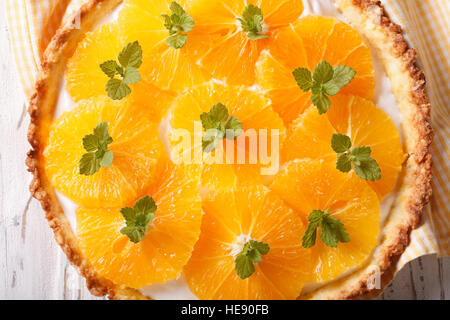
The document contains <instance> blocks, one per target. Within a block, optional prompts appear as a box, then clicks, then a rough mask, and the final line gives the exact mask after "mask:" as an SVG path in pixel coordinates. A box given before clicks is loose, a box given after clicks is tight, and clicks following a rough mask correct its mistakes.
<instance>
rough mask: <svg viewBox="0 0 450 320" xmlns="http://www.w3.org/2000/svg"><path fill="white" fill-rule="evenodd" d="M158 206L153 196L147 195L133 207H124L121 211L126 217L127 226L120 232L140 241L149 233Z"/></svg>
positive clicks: (132, 239)
mask: <svg viewBox="0 0 450 320" xmlns="http://www.w3.org/2000/svg"><path fill="white" fill-rule="evenodd" d="M156 209H157V206H156V203H155V201H154V200H153V198H152V197H149V196H145V197H142V198H140V199H139V200H137V201H136V203H135V204H134V207H133V208H130V207H124V208H122V209H120V213H121V214H122V216H123V217H124V218H125V221H126V224H127V226H126V227H124V228H122V229H121V230H120V233H121V234H123V235H126V236H127V237H128V238H130V241H131V242H134V243H138V242H140V241H141V240H142V238H144V236H145V234H146V233H147V230H148V227H149V225H150V223H151V222H152V221H153V219H154V218H155V212H156Z"/></svg>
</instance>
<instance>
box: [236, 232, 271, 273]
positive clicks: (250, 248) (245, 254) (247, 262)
mask: <svg viewBox="0 0 450 320" xmlns="http://www.w3.org/2000/svg"><path fill="white" fill-rule="evenodd" d="M269 251H270V247H269V245H268V244H266V243H264V242H260V241H255V240H250V241H248V242H247V243H246V244H245V245H244V248H243V249H242V251H241V252H240V253H239V255H238V256H237V257H236V259H235V260H234V267H235V269H236V273H237V275H238V276H239V278H241V279H242V280H244V279H247V278H249V277H250V276H251V275H252V274H253V273H254V272H255V266H254V264H255V263H258V262H260V261H261V260H262V257H261V255H266V254H268V253H269Z"/></svg>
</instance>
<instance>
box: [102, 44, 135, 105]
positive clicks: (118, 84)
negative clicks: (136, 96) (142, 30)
mask: <svg viewBox="0 0 450 320" xmlns="http://www.w3.org/2000/svg"><path fill="white" fill-rule="evenodd" d="M117 59H118V61H119V63H117V61H115V60H108V61H105V62H103V63H102V64H100V68H101V69H102V71H103V72H104V73H105V74H106V75H107V76H108V77H109V78H110V79H109V80H108V82H107V83H106V92H107V93H108V97H110V98H111V99H113V100H121V99H123V98H125V97H126V96H127V95H129V94H130V93H131V89H130V87H129V86H128V85H131V84H135V83H137V82H139V81H141V75H140V74H139V71H138V68H139V67H140V66H141V64H142V48H141V46H140V45H139V42H138V41H134V42H131V43H129V44H127V45H126V46H125V47H124V48H123V49H122V51H120V53H119V55H118V57H117ZM116 76H119V77H118V78H117V77H116Z"/></svg>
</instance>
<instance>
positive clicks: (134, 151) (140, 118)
mask: <svg viewBox="0 0 450 320" xmlns="http://www.w3.org/2000/svg"><path fill="white" fill-rule="evenodd" d="M103 121H106V122H107V123H108V126H109V130H108V131H109V134H110V135H111V137H112V138H113V140H114V141H113V143H111V144H110V145H109V146H108V149H109V150H111V151H112V152H113V154H114V160H113V164H112V165H111V166H109V167H106V168H101V169H100V171H98V172H96V173H95V174H94V175H91V176H85V175H80V173H79V161H80V159H81V157H82V156H83V154H85V153H86V151H85V149H84V147H83V144H82V140H83V137H84V136H86V135H88V134H92V132H93V129H94V128H95V127H96V126H97V125H98V124H99V123H100V122H103ZM163 154H164V146H163V145H162V143H161V141H160V139H159V135H158V125H157V124H155V123H152V122H150V121H149V120H148V119H147V117H146V110H145V109H143V108H140V107H138V106H135V105H133V106H130V105H129V104H128V103H126V102H115V101H112V100H111V99H109V98H107V97H104V96H99V97H96V98H93V99H91V100H83V101H82V102H80V104H79V105H78V106H77V107H76V108H74V109H73V110H71V111H70V112H67V113H65V114H63V115H62V116H61V117H60V118H59V119H57V120H56V121H55V122H54V123H53V125H52V127H51V129H50V134H49V138H48V142H47V146H46V147H45V150H44V154H43V155H44V160H45V168H46V172H47V174H48V176H49V178H50V180H51V181H52V183H53V185H54V186H55V187H56V189H57V190H58V191H60V192H61V193H62V194H64V195H65V196H67V197H69V198H70V199H71V200H72V201H74V202H75V203H77V204H79V205H82V206H86V207H119V206H122V205H123V204H125V203H129V202H130V201H131V200H132V199H135V198H136V197H137V196H138V195H139V194H141V193H142V191H143V190H144V189H145V188H146V187H147V186H148V184H149V183H150V182H151V180H152V179H154V177H155V176H156V175H157V172H158V168H159V167H160V164H161V159H162V157H163Z"/></svg>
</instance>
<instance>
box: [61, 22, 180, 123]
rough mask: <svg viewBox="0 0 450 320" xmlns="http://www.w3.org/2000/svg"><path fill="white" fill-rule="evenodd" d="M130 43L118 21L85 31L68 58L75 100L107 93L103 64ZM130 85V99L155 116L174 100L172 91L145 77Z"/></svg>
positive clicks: (68, 86)
mask: <svg viewBox="0 0 450 320" xmlns="http://www.w3.org/2000/svg"><path fill="white" fill-rule="evenodd" d="M133 41H134V40H133ZM127 44H128V41H127V39H126V37H125V36H123V35H121V27H119V25H118V24H116V23H107V24H104V25H102V26H100V27H99V28H98V29H97V30H95V31H93V32H88V33H87V34H86V36H85V38H84V39H83V40H82V41H81V43H80V44H79V45H78V47H77V49H76V51H75V53H74V54H73V56H72V57H71V58H70V59H69V61H68V65H67V71H66V75H65V76H66V89H67V91H68V92H69V94H70V95H71V97H72V99H73V100H74V101H76V102H78V101H80V100H83V99H89V98H92V97H96V96H98V95H106V83H107V81H108V79H109V78H108V77H107V76H106V75H105V74H104V73H103V71H102V70H101V68H100V65H101V64H102V63H103V62H105V61H108V60H116V61H117V56H118V54H119V53H120V51H121V50H122V49H123V48H124V47H125V46H126V45H127ZM139 72H140V74H141V76H144V74H143V72H145V71H144V70H142V69H141V68H139ZM130 87H131V94H130V96H129V97H127V99H130V100H131V103H133V104H135V103H136V104H138V105H139V106H141V107H143V108H145V109H147V111H148V113H149V114H148V116H149V117H150V118H152V119H160V118H161V116H162V115H163V114H164V112H165V111H166V110H167V107H168V106H169V104H170V102H171V101H172V100H173V95H172V94H170V93H169V92H167V91H163V90H161V89H158V88H157V87H156V86H155V85H153V84H152V83H150V82H149V81H147V80H145V79H144V80H141V81H139V82H138V83H136V84H134V85H130ZM156 101H157V102H156Z"/></svg>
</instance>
